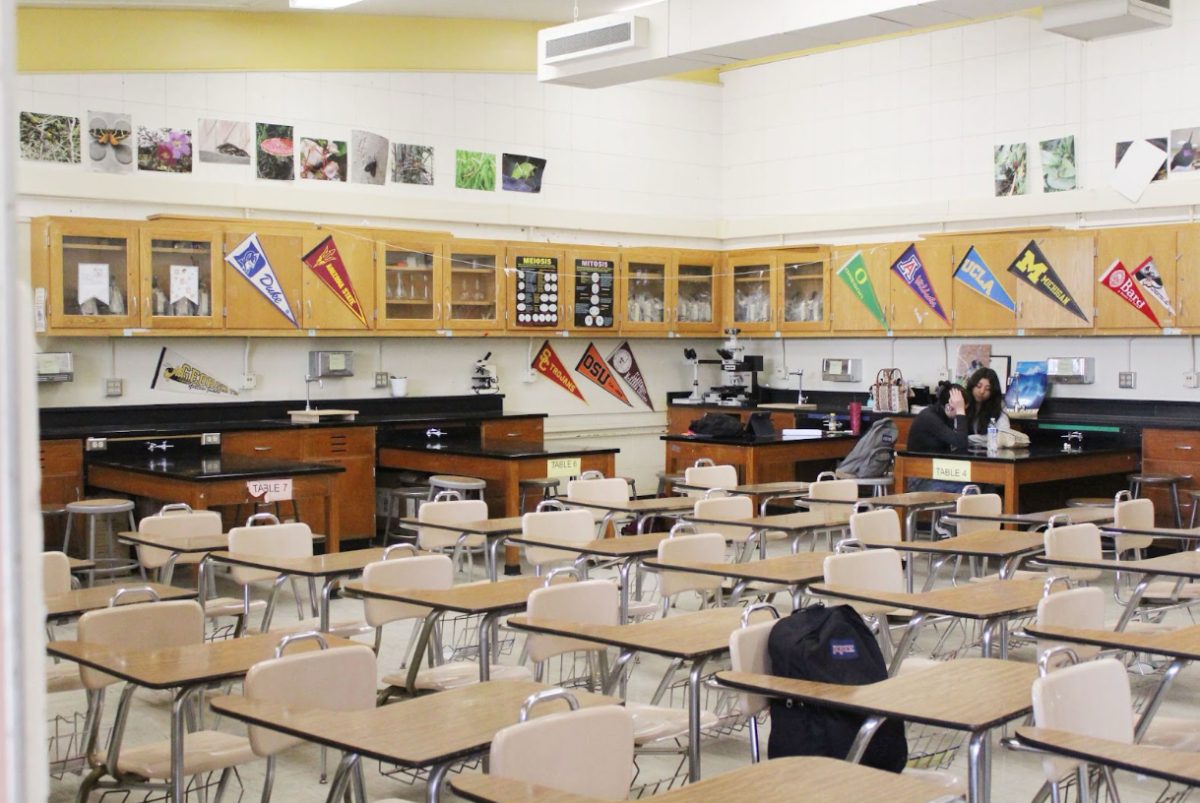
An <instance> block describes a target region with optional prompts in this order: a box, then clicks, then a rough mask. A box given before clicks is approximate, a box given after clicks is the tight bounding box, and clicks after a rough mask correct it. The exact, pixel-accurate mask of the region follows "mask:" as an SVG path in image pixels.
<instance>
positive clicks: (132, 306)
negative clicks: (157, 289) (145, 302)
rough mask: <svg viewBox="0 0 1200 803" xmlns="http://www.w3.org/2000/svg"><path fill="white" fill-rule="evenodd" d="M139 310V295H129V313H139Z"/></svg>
mask: <svg viewBox="0 0 1200 803" xmlns="http://www.w3.org/2000/svg"><path fill="white" fill-rule="evenodd" d="M137 310H138V297H137V296H130V297H129V314H130V315H137Z"/></svg>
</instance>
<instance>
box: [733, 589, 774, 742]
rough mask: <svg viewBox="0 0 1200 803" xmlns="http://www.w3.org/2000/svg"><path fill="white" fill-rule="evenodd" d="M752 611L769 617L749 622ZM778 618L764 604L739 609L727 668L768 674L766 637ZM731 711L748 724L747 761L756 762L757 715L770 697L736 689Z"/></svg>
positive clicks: (772, 610)
mask: <svg viewBox="0 0 1200 803" xmlns="http://www.w3.org/2000/svg"><path fill="white" fill-rule="evenodd" d="M755 611H765V612H769V613H770V614H771V618H770V619H768V620H767V621H765V622H758V623H757V624H750V617H751V616H753V615H754V612H755ZM778 619H779V611H777V610H775V608H774V607H773V606H771V605H767V604H766V603H761V602H760V603H756V604H754V605H749V606H747V607H746V610H745V611H743V612H742V624H741V627H739V628H738V629H737V630H735V631H733V632H732V633H730V634H729V668H730V669H731V670H733V671H734V672H756V673H758V674H762V675H769V674H771V655H770V653H769V652H768V651H767V638H768V637H769V636H770V635H771V628H773V627H775V622H776V620H778ZM733 700H734V702H733V714H734V715H735V716H737V717H738V718H739V719H741V718H745V720H746V722H747V723H749V726H750V762H751V763H752V764H757V763H758V762H759V759H760V758H761V746H760V745H759V742H758V715H759V714H761V713H762V712H763V711H766V710H767V706H768V705H769V704H770V702H771V701H770V698H768V697H763V696H762V695H760V694H747V693H746V692H738V693H737V694H735V695H734V697H733Z"/></svg>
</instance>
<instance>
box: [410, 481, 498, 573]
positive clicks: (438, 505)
mask: <svg viewBox="0 0 1200 803" xmlns="http://www.w3.org/2000/svg"><path fill="white" fill-rule="evenodd" d="M487 517H488V508H487V502H484V501H483V500H482V499H454V498H447V497H446V496H444V495H442V494H438V496H437V498H436V499H435V501H433V502H426V503H425V504H423V505H421V507H420V509H418V510H417V520H418V521H421V522H427V523H429V524H454V523H456V522H464V521H485V520H486V519H487ZM417 548H418V549H422V550H424V551H426V552H443V553H449V554H450V558H451V560H453V561H454V565H455V566H456V567H458V569H459V570H460V571H461V570H462V567H463V564H464V563H465V562H468V558H469V554H470V553H471V552H479V553H482V552H483V550H485V549H487V538H485V537H484V536H482V535H467V534H465V533H457V532H455V531H453V530H446V529H442V528H440V527H418V528H417ZM474 569H475V563H474V561H469V570H468V572H467V579H468V580H469V579H471V578H472V577H473V576H474Z"/></svg>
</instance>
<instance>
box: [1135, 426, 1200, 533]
mask: <svg viewBox="0 0 1200 803" xmlns="http://www.w3.org/2000/svg"><path fill="white" fill-rule="evenodd" d="M1160 431H1161V430H1160ZM1142 473H1144V474H1190V475H1191V476H1192V478H1191V479H1190V480H1183V481H1182V482H1180V483H1179V509H1180V511H1181V513H1182V515H1183V523H1184V525H1187V523H1188V519H1189V518H1190V517H1191V515H1192V498H1191V496H1189V495H1188V493H1187V492H1188V491H1189V490H1192V489H1193V488H1200V460H1197V461H1190V460H1149V459H1145V460H1142ZM1168 489H1169V486H1166V485H1144V486H1142V494H1141V495H1142V496H1144V497H1146V498H1147V499H1150V500H1151V501H1153V502H1154V521H1155V523H1156V524H1157V525H1159V526H1160V527H1174V526H1175V516H1174V513H1173V512H1172V510H1171V496H1170V493H1169V490H1168Z"/></svg>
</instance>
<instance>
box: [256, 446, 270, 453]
mask: <svg viewBox="0 0 1200 803" xmlns="http://www.w3.org/2000/svg"><path fill="white" fill-rule="evenodd" d="M254 451H256V452H269V451H271V447H270V446H255V447H254Z"/></svg>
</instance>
